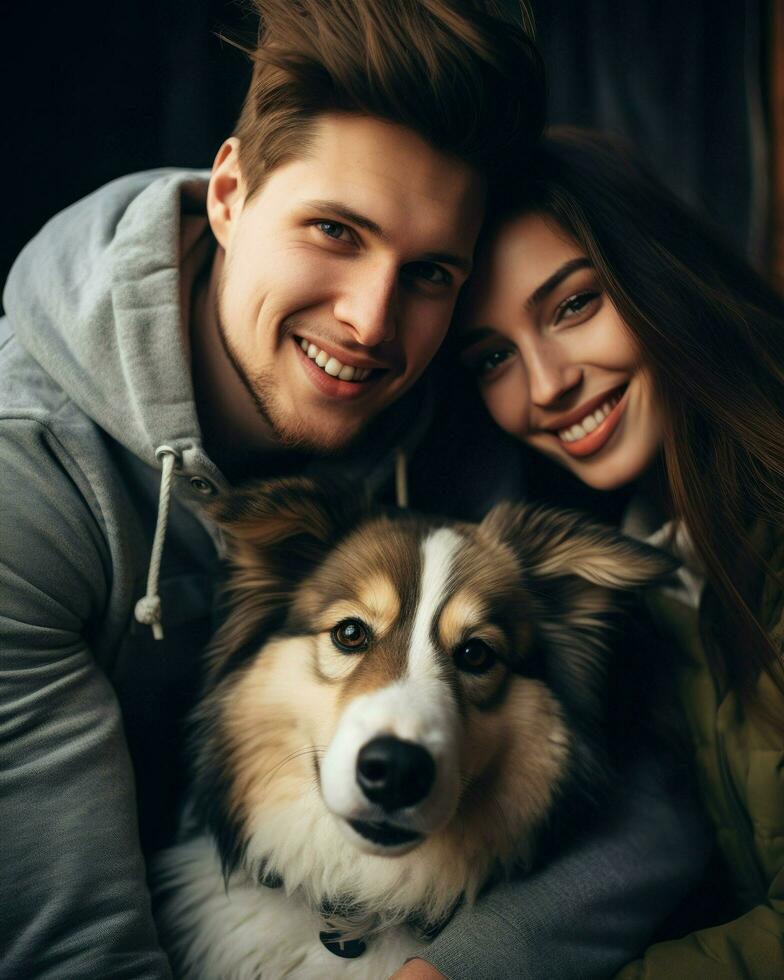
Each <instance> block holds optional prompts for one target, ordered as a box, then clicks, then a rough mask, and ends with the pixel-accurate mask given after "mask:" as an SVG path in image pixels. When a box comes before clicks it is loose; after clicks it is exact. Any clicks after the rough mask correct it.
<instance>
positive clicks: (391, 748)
mask: <svg viewBox="0 0 784 980" xmlns="http://www.w3.org/2000/svg"><path fill="white" fill-rule="evenodd" d="M435 777H436V767H435V763H434V762H433V757H432V756H431V755H430V753H429V752H428V751H427V750H426V749H423V748H422V746H421V745H416V744H415V743H414V742H404V741H403V740H402V739H399V738H394V737H393V736H391V735H383V736H381V737H380V738H374V739H373V740H372V741H371V742H368V743H367V745H365V746H363V747H362V749H361V750H360V752H359V756H358V757H357V783H358V784H359V787H360V789H361V790H362V792H363V793H364V794H365V796H366V797H367V798H368V799H369V800H370V801H371V803H377V804H378V805H379V806H381V807H383V808H384V809H385V810H399V809H400V808H401V807H404V806H413V805H414V804H415V803H419V801H420V800H423V799H424V798H425V797H426V796H427V794H428V793H429V792H430V789H431V787H432V785H433V783H434V781H435Z"/></svg>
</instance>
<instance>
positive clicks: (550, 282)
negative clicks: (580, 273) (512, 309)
mask: <svg viewBox="0 0 784 980" xmlns="http://www.w3.org/2000/svg"><path fill="white" fill-rule="evenodd" d="M592 265H593V263H592V262H591V260H590V259H588V258H586V256H584V255H583V256H581V257H580V258H579V259H569V261H568V262H564V264H563V265H562V266H561V267H560V268H559V269H556V270H555V272H554V273H553V274H552V275H551V276H549V277H548V278H547V279H545V281H544V282H543V283H542V284H541V286H537V287H536V289H535V290H534V291H533V292H532V293H531V295H530V296H529V297H528V299H527V300H526V301H525V308H526V309H527V310H530V309H531V307H532V306H535V305H536V304H537V303H541V302H542V300H544V299H547V297H548V296H549V295H550V293H551V292H552V291H553V290H554V289H556V288H557V287H558V286H560V285H561V283H562V282H563V281H564V279H568V278H569V276H570V275H571V274H572V273H573V272H576V271H577V270H578V269H590V268H591V267H592Z"/></svg>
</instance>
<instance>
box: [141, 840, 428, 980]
mask: <svg viewBox="0 0 784 980" xmlns="http://www.w3.org/2000/svg"><path fill="white" fill-rule="evenodd" d="M155 875H156V878H157V879H158V887H157V891H158V900H159V903H160V904H159V907H158V909H157V918H158V921H159V924H160V927H161V929H162V931H163V933H164V934H165V936H166V938H167V940H168V945H169V948H170V950H171V952H172V954H173V959H174V961H175V970H176V973H175V975H176V976H177V977H178V978H182V980H280V978H283V977H287V978H289V977H290V978H292V980H333V978H334V980H341V978H344V980H377V978H384V977H389V976H391V975H392V974H393V973H394V972H395V970H396V969H398V968H399V967H400V966H401V965H402V964H403V962H404V960H405V959H406V958H407V957H409V956H412V955H413V954H414V953H415V952H416V950H417V948H418V947H421V945H422V943H421V941H420V940H418V939H417V938H416V937H415V936H414V935H413V934H412V933H411V932H410V930H408V929H407V928H406V927H398V928H392V929H386V930H384V931H383V932H381V933H379V934H375V935H373V936H371V937H370V938H369V939H368V941H367V948H366V949H365V951H364V952H363V953H362V955H361V956H359V957H358V958H356V959H343V958H341V957H339V956H336V955H335V954H333V953H330V952H329V951H328V950H327V949H326V948H325V946H324V945H323V944H322V942H321V940H320V939H319V932H320V931H321V930H323V929H324V928H325V925H324V922H323V920H322V919H320V918H319V917H318V916H317V915H315V914H314V913H313V912H311V911H310V910H309V909H308V908H307V906H306V905H304V904H303V903H302V902H299V901H297V900H296V898H294V899H292V898H290V897H289V896H287V895H286V893H285V890H284V889H283V888H265V887H264V886H259V885H257V884H255V883H253V882H251V881H250V880H242V878H241V877H240V876H238V875H234V876H232V879H231V884H230V887H229V888H228V889H227V888H226V887H225V885H224V880H223V875H222V874H221V869H220V864H219V861H218V856H217V853H216V850H215V845H214V843H213V842H212V840H211V839H210V838H208V837H205V836H199V837H196V838H194V839H192V840H189V841H187V842H186V843H183V844H180V845H177V846H175V847H173V848H170V849H169V850H168V851H166V852H165V853H163V854H162V855H160V857H159V859H158V861H157V863H156V868H155Z"/></svg>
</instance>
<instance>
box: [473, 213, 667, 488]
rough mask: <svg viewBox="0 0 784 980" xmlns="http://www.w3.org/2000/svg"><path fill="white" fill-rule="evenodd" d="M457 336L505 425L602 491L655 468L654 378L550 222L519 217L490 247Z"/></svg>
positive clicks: (592, 275)
mask: <svg viewBox="0 0 784 980" xmlns="http://www.w3.org/2000/svg"><path fill="white" fill-rule="evenodd" d="M458 330H459V345H460V350H461V355H460V356H461V360H462V361H463V363H464V364H465V365H466V366H467V367H468V368H469V369H470V370H471V371H472V372H473V373H474V374H475V376H476V378H477V381H478V383H479V390H480V392H481V394H482V397H483V399H484V401H485V404H486V405H487V408H488V409H489V411H490V414H491V415H492V416H493V418H494V419H495V421H496V422H497V423H498V425H500V426H501V428H502V429H505V430H506V431H507V432H509V433H511V434H512V435H513V436H516V437H517V438H518V439H520V440H521V441H522V442H525V443H526V444H527V445H529V446H531V447H532V448H534V449H537V450H539V451H540V452H542V453H545V454H546V455H547V456H550V457H551V458H552V459H554V460H555V461H556V462H558V463H560V464H561V465H562V466H565V467H566V468H567V469H569V470H571V471H572V472H573V473H574V474H575V475H576V476H578V477H579V478H580V479H581V480H582V481H583V482H584V483H587V484H588V485H589V486H592V487H594V488H596V489H599V490H612V489H615V488H616V487H620V486H623V485H624V484H627V483H629V482H630V481H632V480H635V479H636V478H637V477H639V476H640V475H641V474H642V473H643V472H644V471H645V470H646V469H647V468H648V467H649V466H650V464H651V462H652V461H653V459H654V457H655V456H656V454H657V451H658V449H659V447H660V445H661V441H662V423H661V416H660V412H659V408H658V406H657V404H656V401H655V397H654V392H653V385H652V382H651V378H650V375H649V373H648V370H647V369H646V368H645V367H644V366H642V365H641V364H640V357H639V351H638V348H637V346H636V344H635V342H634V339H633V337H632V335H631V334H630V333H629V331H628V330H627V329H626V327H625V325H624V323H623V321H622V320H621V318H620V316H619V315H618V311H617V310H616V309H615V307H614V306H613V304H612V303H611V302H610V300H609V298H608V297H607V296H606V295H605V293H604V291H603V290H602V287H601V285H600V283H599V279H598V277H597V275H596V272H595V271H594V269H593V266H592V265H591V263H590V261H589V260H588V258H587V256H586V255H585V253H584V252H583V251H582V249H581V248H580V247H579V246H578V245H577V244H576V243H575V242H574V241H573V240H572V239H571V238H569V236H568V235H567V234H566V232H564V231H563V230H562V229H561V228H560V226H559V225H558V224H557V223H556V222H555V221H554V220H552V219H549V218H544V217H542V216H541V215H538V214H528V215H524V216H522V217H519V218H515V219H513V220H511V221H509V222H508V223H507V224H506V225H504V226H503V227H502V228H501V231H500V232H499V233H498V234H497V235H496V237H495V239H494V240H493V241H492V242H490V243H488V244H487V245H486V246H485V248H484V250H483V252H482V254H481V255H480V256H479V259H478V265H477V270H476V273H475V275H474V277H472V281H471V287H470V290H469V293H468V295H467V297H466V301H465V303H464V304H463V307H462V311H461V314H460V318H459V324H458Z"/></svg>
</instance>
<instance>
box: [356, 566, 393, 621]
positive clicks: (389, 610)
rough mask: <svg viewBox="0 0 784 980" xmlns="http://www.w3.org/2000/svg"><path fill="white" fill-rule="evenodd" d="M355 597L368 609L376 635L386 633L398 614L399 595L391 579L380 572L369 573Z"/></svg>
mask: <svg viewBox="0 0 784 980" xmlns="http://www.w3.org/2000/svg"><path fill="white" fill-rule="evenodd" d="M357 598H358V599H359V601H360V603H362V605H363V606H364V607H365V608H366V609H368V610H369V611H370V616H371V617H372V621H373V624H374V625H375V626H376V631H377V633H378V635H379V636H383V635H384V634H385V633H388V632H389V631H390V630H391V629H392V626H393V625H394V623H395V621H396V620H397V618H398V616H399V615H400V596H399V594H398V591H397V589H396V588H395V585H394V583H393V582H392V580H391V579H390V578H389V577H388V576H386V575H384V574H383V573H382V572H378V573H376V574H374V575H371V576H370V577H369V578H368V579H367V580H366V581H365V582H364V583H363V584H362V585H361V586H360V590H359V594H358V596H357Z"/></svg>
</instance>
